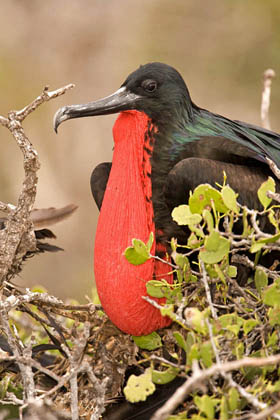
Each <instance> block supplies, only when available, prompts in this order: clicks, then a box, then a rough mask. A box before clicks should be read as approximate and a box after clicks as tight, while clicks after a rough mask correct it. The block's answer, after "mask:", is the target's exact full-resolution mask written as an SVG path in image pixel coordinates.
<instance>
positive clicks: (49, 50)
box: [0, 0, 280, 301]
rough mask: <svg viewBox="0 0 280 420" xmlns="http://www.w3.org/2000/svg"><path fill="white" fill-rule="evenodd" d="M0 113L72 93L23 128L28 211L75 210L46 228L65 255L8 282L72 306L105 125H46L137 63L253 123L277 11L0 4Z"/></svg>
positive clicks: (144, 3)
mask: <svg viewBox="0 0 280 420" xmlns="http://www.w3.org/2000/svg"><path fill="white" fill-rule="evenodd" d="M0 24H1V37H0V92H1V95H0V114H1V115H6V114H7V112H8V111H9V110H11V109H20V108H22V107H23V106H25V105H26V104H27V103H29V102H30V101H31V100H33V99H34V98H35V97H36V96H37V95H39V94H40V93H41V91H42V88H43V87H44V86H45V85H49V86H50V89H51V90H52V89H56V88H58V87H60V86H62V85H65V84H67V83H70V82H73V83H75V84H76V88H75V89H74V90H72V91H70V92H68V93H67V94H66V95H65V96H62V97H61V98H59V99H57V100H53V101H51V102H49V103H47V104H45V105H43V106H42V107H41V108H39V109H38V110H37V111H36V112H34V113H33V114H32V115H31V116H30V117H29V118H28V119H27V120H26V121H25V123H24V127H25V130H26V133H27V135H28V136H29V138H30V140H31V141H32V142H33V143H34V145H35V146H36V148H37V151H38V153H39V157H40V161H41V170H40V172H39V185H38V196H37V201H36V206H37V207H48V206H63V205H65V204H68V203H70V202H73V203H76V204H77V205H78V206H79V209H78V211H77V213H76V214H75V215H74V216H73V217H72V218H71V219H69V220H67V221H65V222H64V223H61V224H60V225H57V227H55V228H54V231H55V233H56V234H57V237H58V239H57V244H58V245H59V246H62V247H63V248H64V249H65V252H63V253H62V252H61V253H58V254H53V255H43V256H41V257H37V258H33V259H32V260H30V261H29V262H28V263H27V264H26V267H25V269H24V271H23V273H22V274H21V277H20V278H18V279H17V283H18V284H20V285H24V286H32V285H35V284H38V283H39V284H42V285H44V286H45V287H46V288H47V289H48V290H49V292H51V293H53V294H56V295H58V296H61V297H76V298H78V299H79V300H81V301H83V300H84V296H85V294H90V293H91V288H92V285H93V282H94V276H93V269H92V266H93V242H94V234H95V228H96V224H97V217H98V212H97V209H96V206H95V204H94V202H93V200H92V198H91V193H90V187H89V178H90V174H91V171H92V169H93V167H95V166H96V165H97V164H98V163H100V162H102V161H106V160H110V159H111V157H112V147H113V141H112V135H111V130H112V126H113V123H114V120H115V118H116V116H107V117H98V118H92V119H91V118H85V119H81V120H73V121H69V122H67V123H66V124H65V125H62V126H61V127H60V129H59V134H58V135H55V133H54V131H53V128H52V119H53V115H54V113H55V111H56V110H57V109H58V108H59V107H61V106H63V105H66V104H74V103H82V102H88V101H90V100H93V99H97V98H99V97H102V96H106V95H108V94H110V93H112V92H113V91H115V90H116V89H117V88H118V87H119V86H120V85H121V83H122V82H123V81H124V80H125V78H126V76H127V75H128V74H129V73H130V72H131V71H133V70H135V69H136V68H137V67H138V66H139V65H140V64H145V63H146V62H149V61H162V62H166V63H168V64H170V65H173V66H174V67H176V68H177V69H178V70H179V71H180V72H181V74H182V75H183V77H184V78H185V81H186V82H187V85H188V87H189V90H190V92H191V96H192V98H193V100H194V102H195V103H197V104H198V105H200V106H201V107H203V108H208V109H210V110H211V111H214V112H217V113H221V114H223V115H226V116H228V117H230V118H233V119H241V120H245V121H248V122H251V123H255V124H260V97H261V90H262V74H263V71H264V70H265V69H266V68H268V67H272V68H273V69H274V70H275V71H276V73H277V72H279V67H280V50H279V47H280V2H279V0H265V1H264V0H247V1H245V0H211V1H205V0H172V1H171V0H141V1H138V2H137V1H133V0H80V1H77V0H61V1H59V2H58V1H56V0H48V1H44V2H43V1H42V0H28V1H21V0H9V1H3V2H2V3H1V16H0ZM279 107H280V80H279V79H276V80H275V81H274V84H273V91H272V108H271V113H270V117H271V123H272V127H273V129H274V130H275V131H280V121H279V119H278V109H279ZM0 135H1V144H2V147H1V155H0V160H1V161H0V187H1V197H0V199H1V200H2V201H8V202H12V203H15V201H16V199H17V196H18V192H19V190H20V186H21V182H22V177H23V170H22V157H21V154H20V152H19V150H18V149H17V147H16V145H15V143H14V141H13V138H12V137H11V136H10V135H9V132H8V131H7V130H6V129H4V128H2V127H0Z"/></svg>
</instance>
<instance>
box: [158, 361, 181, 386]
mask: <svg viewBox="0 0 280 420" xmlns="http://www.w3.org/2000/svg"><path fill="white" fill-rule="evenodd" d="M179 372H180V369H177V368H174V367H172V366H171V367H169V368H168V369H166V370H163V371H159V370H152V381H153V383H154V384H157V385H164V384H168V382H171V381H173V379H175V378H176V376H177V374H178V373H179Z"/></svg>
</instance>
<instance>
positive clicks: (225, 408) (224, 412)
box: [219, 395, 229, 420]
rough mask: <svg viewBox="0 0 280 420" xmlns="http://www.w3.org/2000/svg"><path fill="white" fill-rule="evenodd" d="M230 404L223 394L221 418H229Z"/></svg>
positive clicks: (224, 419) (221, 419)
mask: <svg viewBox="0 0 280 420" xmlns="http://www.w3.org/2000/svg"><path fill="white" fill-rule="evenodd" d="M228 418H229V416H228V404H227V400H226V398H225V396H224V395H223V396H222V398H221V406H220V417H219V420H228Z"/></svg>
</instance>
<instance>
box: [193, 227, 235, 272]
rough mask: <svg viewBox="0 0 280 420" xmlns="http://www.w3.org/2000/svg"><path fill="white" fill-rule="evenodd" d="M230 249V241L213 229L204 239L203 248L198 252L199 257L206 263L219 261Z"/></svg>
mask: <svg viewBox="0 0 280 420" xmlns="http://www.w3.org/2000/svg"><path fill="white" fill-rule="evenodd" d="M229 250H230V241H229V240H228V239H226V238H224V237H222V236H221V235H220V233H219V232H217V231H215V230H213V231H212V232H211V233H210V235H209V236H208V237H207V238H206V240H205V248H204V249H202V250H201V251H200V253H199V257H200V258H201V259H202V261H203V262H205V263H206V264H215V263H218V262H220V261H221V260H222V259H223V258H224V257H225V256H226V255H227V254H228V253H229Z"/></svg>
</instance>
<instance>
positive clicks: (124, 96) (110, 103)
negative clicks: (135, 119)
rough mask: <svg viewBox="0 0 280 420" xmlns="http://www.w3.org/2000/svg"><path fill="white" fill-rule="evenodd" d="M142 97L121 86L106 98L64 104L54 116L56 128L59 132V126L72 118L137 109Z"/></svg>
mask: <svg viewBox="0 0 280 420" xmlns="http://www.w3.org/2000/svg"><path fill="white" fill-rule="evenodd" d="M140 99H142V97H141V96H140V95H137V94H135V93H132V92H129V91H128V90H127V89H126V87H121V88H120V89H118V90H117V91H116V92H115V93H113V94H112V95H110V96H107V97H106V98H103V99H99V100H97V101H94V102H89V103H87V104H83V105H69V106H64V107H63V108H60V109H59V110H58V111H57V112H56V114H55V116H54V130H55V132H56V133H57V129H58V126H59V125H60V124H61V123H62V122H63V121H66V120H69V119H71V118H81V117H92V116H96V115H106V114H116V113H118V112H120V111H128V110H130V109H135V105H136V102H137V101H139V100H140Z"/></svg>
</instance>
